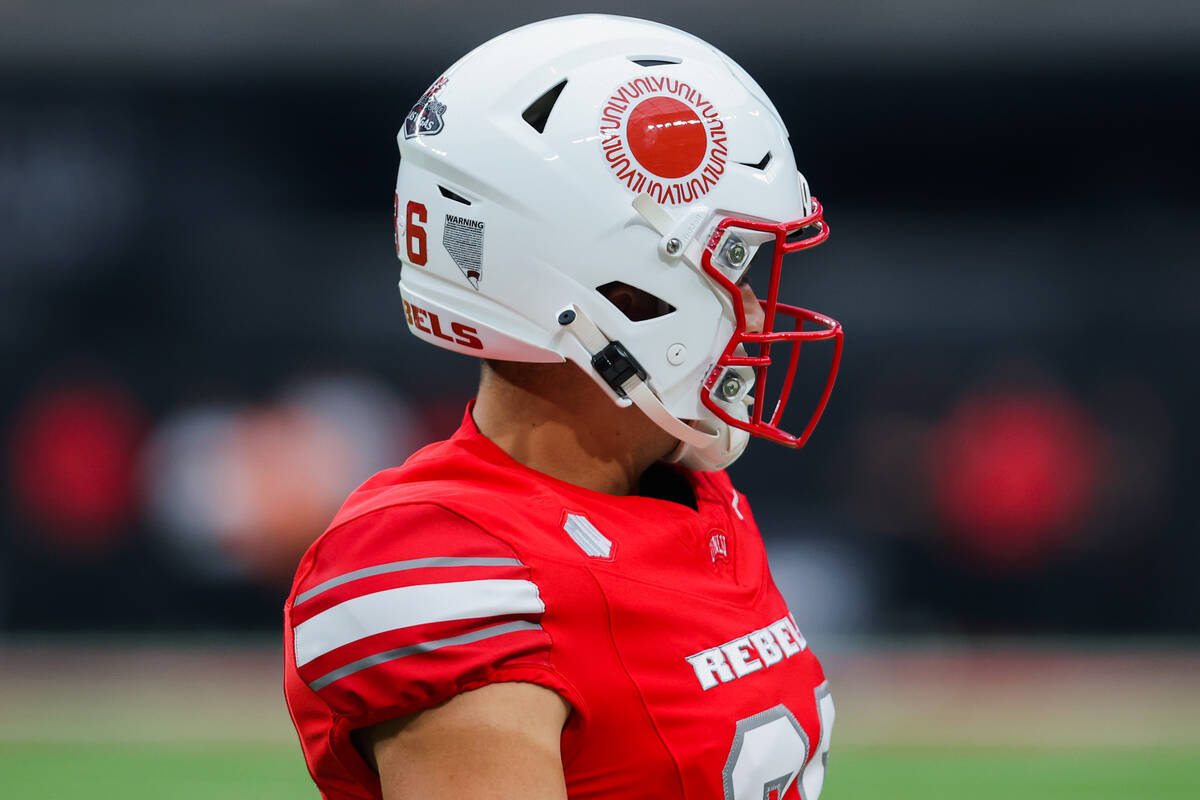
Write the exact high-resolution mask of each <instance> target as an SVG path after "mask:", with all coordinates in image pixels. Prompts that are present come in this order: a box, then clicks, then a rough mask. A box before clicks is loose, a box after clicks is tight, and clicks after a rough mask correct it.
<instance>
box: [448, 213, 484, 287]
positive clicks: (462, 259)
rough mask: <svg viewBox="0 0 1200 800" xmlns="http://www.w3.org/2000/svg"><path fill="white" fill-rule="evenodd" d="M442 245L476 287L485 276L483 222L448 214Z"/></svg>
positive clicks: (468, 280)
mask: <svg viewBox="0 0 1200 800" xmlns="http://www.w3.org/2000/svg"><path fill="white" fill-rule="evenodd" d="M442 246H443V247H445V248H446V252H447V253H449V254H450V257H451V258H452V259H454V263H455V264H457V265H458V268H459V269H460V270H462V274H463V275H465V276H466V277H467V282H469V283H470V284H471V286H473V287H474V288H475V289H478V288H479V281H480V279H482V278H483V222H481V221H480V220H477V219H467V218H466V217H456V216H454V215H453V214H447V215H446V227H445V228H444V229H443V231H442Z"/></svg>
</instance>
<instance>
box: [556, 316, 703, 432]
mask: <svg viewBox="0 0 1200 800" xmlns="http://www.w3.org/2000/svg"><path fill="white" fill-rule="evenodd" d="M558 322H559V324H560V325H561V326H562V327H563V328H564V329H566V330H567V331H569V332H570V333H571V335H572V336H574V337H575V338H576V339H578V340H579V343H580V344H582V345H583V347H584V349H585V350H587V352H588V354H589V355H590V356H591V357H592V368H593V369H595V370H596V371H597V372H598V373H600V376H601V377H603V378H604V381H605V382H606V383H607V384H608V385H609V387H611V388H612V390H613V391H614V392H615V393H616V394H617V395H618V396H621V397H627V398H629V399H630V400H631V401H633V404H634V405H635V406H637V407H638V408H639V409H641V411H642V413H643V414H645V415H646V416H647V417H649V418H650V420H651V421H652V422H653V423H654V424H656V425H658V427H660V428H662V429H663V430H664V431H666V432H667V433H669V434H671V435H672V436H674V437H675V438H676V439H679V440H680V441H681V442H686V443H687V444H690V445H692V446H694V447H701V448H703V447H707V446H709V445H711V444H712V443H714V442H715V441H716V440H717V438H718V437H717V434H715V433H707V432H705V431H702V430H699V429H697V428H693V427H692V426H691V425H688V424H687V423H686V422H683V421H682V420H680V419H679V418H677V417H676V416H675V415H673V414H672V413H671V412H670V411H667V409H666V407H665V406H664V405H663V404H662V401H661V400H659V399H658V395H656V394H655V393H654V392H653V391H652V390H651V389H650V385H649V384H648V383H646V370H644V369H642V365H641V364H639V363H638V362H637V359H635V358H634V357H633V355H632V354H631V353H630V352H629V351H628V350H626V349H625V346H624V345H622V344H621V343H620V342H618V341H614V340H611V339H609V338H608V337H607V336H605V335H604V333H603V331H601V330H600V329H599V328H598V327H596V323H594V322H592V321H591V320H590V319H589V318H588V316H587V315H586V314H584V313H583V310H582V309H581V308H580V307H579V306H577V305H574V304H572V305H571V307H570V308H567V309H563V311H562V312H561V313H560V314H559V315H558Z"/></svg>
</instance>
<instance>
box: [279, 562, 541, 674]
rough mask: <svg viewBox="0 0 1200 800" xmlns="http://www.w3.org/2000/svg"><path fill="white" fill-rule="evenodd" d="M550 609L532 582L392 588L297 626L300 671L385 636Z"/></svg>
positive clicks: (342, 605)
mask: <svg viewBox="0 0 1200 800" xmlns="http://www.w3.org/2000/svg"><path fill="white" fill-rule="evenodd" d="M545 610H546V606H545V604H544V603H542V599H541V597H540V596H539V595H538V588H537V585H536V584H534V583H532V582H530V581H521V580H499V579H497V580H480V581H456V582H452V583H430V584H424V585H421V586H401V587H399V588H397V589H386V590H384V591H382V592H373V593H371V594H365V595H362V596H361V597H355V598H353V599H351V600H347V601H346V602H344V603H339V604H337V605H336V606H333V607H332V608H329V609H326V610H325V611H322V612H321V613H320V614H317V615H316V616H315V617H313V618H312V619H309V620H305V621H304V622H302V623H300V624H299V625H297V626H296V629H295V648H296V666H298V667H302V666H304V665H305V664H307V663H308V662H310V661H312V660H313V659H314V658H318V657H320V656H323V655H325V654H326V653H328V652H330V651H332V650H336V649H337V648H339V647H341V646H343V645H347V644H350V643H351V642H355V641H358V640H359V639H364V638H366V637H368V636H374V635H375V634H377V633H383V632H385V631H392V630H397V629H399V628H408V627H412V626H414V625H427V624H429V623H433V622H448V621H450V620H456V619H474V618H477V617H483V618H488V617H498V616H503V615H506V614H541V613H542V612H544V611H545Z"/></svg>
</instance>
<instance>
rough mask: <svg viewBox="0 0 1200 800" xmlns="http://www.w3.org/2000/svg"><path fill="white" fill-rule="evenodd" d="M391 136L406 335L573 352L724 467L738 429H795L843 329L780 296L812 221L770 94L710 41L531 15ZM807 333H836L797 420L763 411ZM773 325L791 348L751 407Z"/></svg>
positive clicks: (508, 350)
mask: <svg viewBox="0 0 1200 800" xmlns="http://www.w3.org/2000/svg"><path fill="white" fill-rule="evenodd" d="M397 142H398V143H399V145H400V156H401V161H400V170H399V175H398V177H397V179H396V249H397V254H398V255H399V257H400V259H401V260H402V261H403V270H402V275H401V280H400V292H401V295H402V297H403V300H404V311H405V316H406V319H407V321H408V325H409V329H410V330H411V331H412V332H413V333H414V334H416V335H417V336H418V337H420V338H422V339H424V340H426V341H428V342H430V343H432V344H435V345H438V346H440V347H445V348H447V349H450V350H455V351H458V352H461V353H466V354H468V355H474V356H480V357H484V358H492V359H500V360H507V361H527V362H557V361H563V360H564V359H570V360H571V361H573V362H575V363H576V364H578V365H579V366H580V367H581V368H582V369H583V370H584V372H586V373H587V374H589V375H591V376H592V377H593V378H594V379H595V381H596V382H597V383H598V384H599V385H600V386H601V387H602V388H603V389H604V390H605V391H606V392H607V393H608V394H609V396H610V397H612V399H613V401H614V402H615V403H618V404H619V405H622V406H627V405H629V404H631V403H632V404H636V405H637V406H638V407H639V408H640V409H641V410H642V411H643V412H644V413H645V414H646V415H647V416H648V417H650V419H652V420H653V421H654V422H655V423H657V424H658V425H659V426H660V427H662V428H663V429H664V430H665V431H667V432H668V433H670V434H671V435H672V436H674V437H676V438H677V439H679V441H680V446H679V447H678V448H677V449H676V451H675V452H674V453H673V454H672V456H671V458H672V460H677V461H681V462H682V463H684V464H685V465H686V466H688V467H690V468H693V469H702V470H712V469H722V468H724V467H726V466H728V465H729V464H731V463H732V462H733V461H734V460H735V459H736V458H737V457H738V456H739V455H740V454H741V452H742V450H743V449H745V446H746V443H747V441H748V439H749V435H751V434H754V435H759V436H763V437H765V438H768V439H771V440H773V441H776V442H780V443H782V444H785V445H789V446H792V447H799V446H801V445H803V444H804V442H805V441H806V440H807V438H808V436H809V435H810V434H811V432H812V429H813V427H814V426H815V425H816V423H817V420H818V418H819V417H820V415H821V412H822V411H823V410H824V407H825V404H826V402H827V401H828V399H829V393H830V391H831V390H832V388H833V381H834V378H835V376H836V373H837V367H838V362H839V359H840V356H841V348H842V330H841V326H840V325H839V324H838V323H837V322H836V321H834V320H832V319H830V318H829V317H826V316H823V315H820V314H816V313H814V312H811V311H807V310H805V309H801V308H798V307H795V306H789V305H784V304H783V303H780V302H779V298H778V292H779V278H780V269H781V265H782V258H783V256H784V254H785V253H789V252H794V251H797V250H803V249H805V248H808V247H812V246H814V245H817V244H819V243H821V242H822V241H824V240H825V239H826V238H827V237H828V235H829V230H828V228H827V227H826V226H825V224H824V221H823V217H822V212H821V206H820V204H819V203H817V201H816V198H814V197H811V196H810V195H809V192H808V185H807V183H806V181H805V180H804V177H803V176H802V175H800V174H799V173H798V172H797V171H796V165H795V162H794V160H793V157H792V150H791V147H790V145H789V143H788V134H787V130H786V129H785V127H784V125H783V121H782V120H781V119H780V117H779V114H778V112H777V111H776V110H775V107H774V106H773V105H772V104H771V102H770V100H768V99H767V98H766V96H765V95H764V93H763V91H762V89H761V88H760V87H759V86H758V84H757V83H755V81H754V80H753V79H752V78H751V77H750V76H749V75H748V74H746V72H745V71H744V70H742V69H741V67H739V66H738V65H737V64H735V63H734V62H733V61H732V60H730V59H729V58H728V57H727V56H725V55H724V54H723V53H721V52H720V51H718V50H716V49H714V48H713V47H712V46H710V45H708V44H706V43H705V42H703V41H701V40H700V39H697V38H695V37H694V36H691V35H689V34H686V33H683V32H682V31H679V30H676V29H674V28H670V27H667V26H665V25H660V24H657V23H653V22H646V21H643V20H637V19H630V18H625V17H614V16H604V15H580V16H571V17H562V18H559V19H551V20H547V21H544V22H538V23H535V24H532V25H527V26H525V27H522V28H518V29H516V30H513V31H510V32H508V33H506V34H503V35H501V36H498V37H496V38H495V39H492V40H491V41H489V42H487V43H486V44H484V45H482V46H480V47H478V48H476V49H475V50H473V51H472V52H471V53H469V54H467V55H466V56H464V57H463V58H462V59H460V60H459V61H458V62H457V63H456V64H454V66H452V67H450V68H449V69H448V70H446V72H445V73H443V74H442V76H441V77H439V78H438V79H437V80H436V81H435V82H434V84H433V85H432V86H430V88H429V89H428V91H426V92H425V94H424V95H423V96H422V97H421V99H420V100H419V101H418V102H417V104H416V106H414V107H413V109H412V111H411V112H410V113H409V115H408V117H407V119H406V120H405V122H404V127H403V129H402V130H401V131H400V134H399V135H398V137H397ZM760 248H762V249H763V250H764V251H771V255H772V257H771V258H770V259H769V265H768V264H767V263H765V262H766V261H767V259H765V258H764V259H762V260H763V261H764V264H763V267H762V268H760V269H756V270H755V281H756V282H758V281H759V280H760V279H761V280H762V282H763V287H764V288H763V289H761V290H760V291H761V292H762V295H761V300H760V302H761V304H762V309H763V314H764V318H765V323H764V325H763V330H762V331H761V332H755V331H750V332H747V330H746V315H745V312H744V309H743V298H742V294H741V291H740V289H739V286H738V284H739V282H740V281H742V280H744V279H747V278H748V272H749V268H750V264H751V261H752V260H753V259H754V256H755V253H756V251H758V250H759V249H760ZM614 284H625V285H627V286H630V287H634V288H636V289H639V290H641V291H642V292H646V293H648V294H650V295H653V296H654V297H655V298H658V300H659V301H660V302H659V304H658V307H659V310H660V311H662V312H663V313H661V314H660V315H659V316H656V317H653V318H650V319H640V320H636V321H635V320H633V319H631V318H630V317H628V316H626V314H625V313H623V312H622V311H621V310H620V309H619V308H618V307H617V306H616V305H614V303H612V302H610V300H609V299H608V298H607V296H606V294H605V293H604V291H603V290H605V289H606V288H611V287H612V286H613V285H614ZM785 319H786V320H788V328H787V329H785V330H780V331H776V330H775V325H776V324H777V323H779V322H781V321H782V320H785ZM805 322H810V323H815V326H810V327H812V328H813V329H812V330H804V323H805ZM816 339H832V340H833V341H834V355H833V361H832V367H831V369H830V371H829V374H828V377H827V379H826V383H825V387H824V390H823V391H822V393H821V395H820V398H819V401H818V404H817V409H816V412H815V413H814V414H813V415H812V416H811V418H810V419H809V421H808V424H807V425H806V426H805V427H804V428H803V429H802V430H801V432H800V433H799V434H796V435H793V434H791V433H788V432H786V431H784V430H783V429H782V428H781V427H779V425H780V420H781V417H782V414H783V409H784V406H786V404H787V400H788V396H789V394H790V393H791V388H792V382H793V378H794V374H795V370H796V363H797V361H796V356H797V355H798V351H799V349H800V344H801V343H802V342H805V341H811V340H816ZM772 344H776V345H779V344H789V345H790V347H791V355H790V358H789V359H788V360H787V372H786V374H785V376H784V378H783V383H782V384H781V387H780V389H779V390H777V391H778V397H777V401H776V402H775V403H774V407H773V408H772V410H771V411H770V412H769V413H764V406H766V405H767V401H766V399H765V397H763V396H762V395H763V391H764V387H765V385H766V370H767V366H768V365H769V364H770V363H771V354H770V350H771V346H772ZM747 347H749V348H750V352H747V349H746V348H747ZM756 385H757V386H758V387H759V389H760V391H759V392H758V395H759V397H758V398H757V399H756V397H755V393H754V389H755V386H756Z"/></svg>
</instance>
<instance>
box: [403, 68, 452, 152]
mask: <svg viewBox="0 0 1200 800" xmlns="http://www.w3.org/2000/svg"><path fill="white" fill-rule="evenodd" d="M445 85H446V78H445V77H441V78H438V79H437V80H436V81H434V82H433V85H432V86H430V87H429V88H428V89H426V90H425V94H423V95H421V99H420V100H418V101H417V104H416V105H415V106H413V107H412V111H409V112H408V116H407V117H405V118H404V138H405V139H415V138H416V137H418V136H433V135H435V134H438V133H441V132H442V128H444V127H446V123H445V122H444V121H443V120H442V115H443V114H445V113H446V104H445V103H443V102H441V101H440V100H438V99H437V97H436V96H435V95H437V93H438V92H439V91H441V89H442V87H443V86H445Z"/></svg>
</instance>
